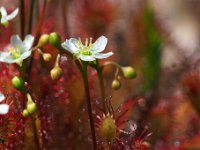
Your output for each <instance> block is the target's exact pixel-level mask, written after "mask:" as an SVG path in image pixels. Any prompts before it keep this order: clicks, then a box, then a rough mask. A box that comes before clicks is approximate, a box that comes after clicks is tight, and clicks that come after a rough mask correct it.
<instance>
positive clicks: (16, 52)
mask: <svg viewBox="0 0 200 150" xmlns="http://www.w3.org/2000/svg"><path fill="white" fill-rule="evenodd" d="M9 52H10V54H11V55H12V57H13V58H14V59H18V58H20V56H21V50H20V46H16V47H11V48H10V49H9Z"/></svg>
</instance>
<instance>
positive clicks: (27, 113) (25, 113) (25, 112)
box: [22, 109, 29, 117]
mask: <svg viewBox="0 0 200 150" xmlns="http://www.w3.org/2000/svg"><path fill="white" fill-rule="evenodd" d="M22 115H23V116H24V117H28V116H29V112H28V110H27V109H24V110H23V112H22Z"/></svg>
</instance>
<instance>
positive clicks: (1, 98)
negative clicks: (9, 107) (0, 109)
mask: <svg viewBox="0 0 200 150" xmlns="http://www.w3.org/2000/svg"><path fill="white" fill-rule="evenodd" d="M4 99H5V96H4V95H3V94H2V93H0V102H2V101H4Z"/></svg>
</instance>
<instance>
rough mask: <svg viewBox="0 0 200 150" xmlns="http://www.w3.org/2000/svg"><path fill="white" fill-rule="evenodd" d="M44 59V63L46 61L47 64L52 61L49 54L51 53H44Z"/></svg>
mask: <svg viewBox="0 0 200 150" xmlns="http://www.w3.org/2000/svg"><path fill="white" fill-rule="evenodd" d="M42 57H43V59H44V61H46V62H48V61H50V60H51V58H52V56H51V54H49V53H43V55H42Z"/></svg>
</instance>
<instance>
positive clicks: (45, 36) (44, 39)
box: [37, 34, 49, 47]
mask: <svg viewBox="0 0 200 150" xmlns="http://www.w3.org/2000/svg"><path fill="white" fill-rule="evenodd" d="M48 43H49V35H48V34H43V35H42V36H41V37H40V39H39V42H38V44H37V46H38V47H42V46H45V45H47V44H48Z"/></svg>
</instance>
